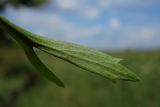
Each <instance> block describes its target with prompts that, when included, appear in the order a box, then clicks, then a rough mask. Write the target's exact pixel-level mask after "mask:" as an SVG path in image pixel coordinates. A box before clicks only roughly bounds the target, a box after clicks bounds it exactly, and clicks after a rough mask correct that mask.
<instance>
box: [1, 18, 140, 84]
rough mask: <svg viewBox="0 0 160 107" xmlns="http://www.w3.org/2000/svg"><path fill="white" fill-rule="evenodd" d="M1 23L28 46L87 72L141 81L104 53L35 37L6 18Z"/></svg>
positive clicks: (117, 60) (116, 59) (115, 59)
mask: <svg viewBox="0 0 160 107" xmlns="http://www.w3.org/2000/svg"><path fill="white" fill-rule="evenodd" d="M2 19H3V20H2ZM1 22H3V25H4V23H5V28H6V29H9V30H8V31H10V32H14V35H16V36H17V38H18V39H20V40H22V41H23V42H24V43H26V44H27V45H29V46H31V47H36V48H39V49H40V50H42V51H45V52H47V53H49V54H51V55H53V56H56V57H58V58H61V59H63V60H65V61H68V62H70V63H72V64H74V65H76V66H78V67H80V68H83V69H85V70H87V71H90V72H92V73H95V74H98V75H101V76H103V77H106V78H108V79H111V80H113V81H115V80H117V79H122V80H130V81H138V80H139V77H138V76H137V75H136V74H134V73H133V72H131V71H130V70H129V69H127V68H125V67H124V66H123V65H121V64H120V63H119V62H120V61H121V59H119V58H114V57H112V56H110V55H107V54H105V53H103V52H100V51H97V50H94V49H91V48H87V47H84V46H81V45H77V44H73V43H68V42H64V41H58V40H53V39H48V38H46V37H41V36H38V35H35V34H33V33H31V32H28V31H26V30H24V29H22V28H20V27H18V26H16V25H14V24H12V23H11V22H9V21H8V20H6V19H4V18H1Z"/></svg>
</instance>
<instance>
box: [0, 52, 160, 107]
mask: <svg viewBox="0 0 160 107" xmlns="http://www.w3.org/2000/svg"><path fill="white" fill-rule="evenodd" d="M11 53H12V54H11ZM17 53H19V54H17ZM111 55H113V56H116V57H121V58H123V59H127V60H124V61H122V63H123V64H125V65H126V66H127V67H129V68H131V69H132V70H134V71H135V72H136V73H137V74H138V75H140V77H141V78H142V81H141V82H139V83H134V82H127V81H126V82H122V81H118V82H117V83H116V84H113V83H112V82H110V81H108V80H106V79H104V78H101V77H100V76H98V75H93V74H90V73H87V72H85V71H84V72H83V70H82V69H80V68H78V67H75V66H73V65H72V64H69V63H66V62H64V61H63V60H60V59H58V58H56V57H53V56H50V55H48V54H46V53H44V52H38V56H40V57H41V59H42V60H43V61H44V63H46V65H47V66H48V67H49V68H50V69H51V70H54V72H55V73H56V74H57V75H58V76H59V77H61V79H62V80H63V81H64V83H65V84H66V86H67V87H66V88H64V89H63V88H59V87H57V86H55V85H54V84H52V83H51V82H49V81H47V80H46V79H44V78H42V77H41V76H39V75H38V74H37V73H36V72H33V71H31V72H33V73H35V74H37V76H38V81H37V83H36V84H35V85H34V86H33V87H32V88H31V89H30V90H28V91H26V92H25V93H22V94H21V96H19V99H18V100H17V103H16V105H17V106H16V107H44V106H45V107H160V102H159V101H160V95H159V93H158V92H159V90H160V82H159V81H160V66H159V64H160V51H155V52H130V51H128V52H119V53H111ZM0 59H1V60H0V61H1V62H0V73H1V78H0V87H1V88H0V99H2V98H3V99H4V100H5V101H6V102H9V98H10V97H9V95H10V94H9V93H10V92H11V91H12V90H14V89H17V90H19V89H20V87H21V86H22V84H23V83H24V81H25V79H26V77H25V76H24V75H22V77H21V76H18V77H17V76H12V78H6V77H4V75H5V73H6V71H8V70H7V69H8V68H11V67H13V66H21V65H22V64H23V65H26V66H27V67H28V68H30V69H33V68H31V67H32V66H31V65H30V64H29V63H28V61H27V58H26V57H25V55H24V53H23V51H22V50H21V49H1V50H0ZM2 59H3V60H2ZM3 71H4V72H3ZM22 71H23V69H22V70H21V71H20V72H22ZM26 72H28V71H26ZM24 77H25V78H24ZM0 102H1V100H0Z"/></svg>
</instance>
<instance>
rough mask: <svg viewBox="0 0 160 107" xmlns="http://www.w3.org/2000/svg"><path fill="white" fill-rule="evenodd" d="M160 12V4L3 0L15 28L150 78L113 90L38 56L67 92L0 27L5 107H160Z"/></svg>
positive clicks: (0, 8) (0, 99) (0, 86)
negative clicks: (99, 54)
mask: <svg viewBox="0 0 160 107" xmlns="http://www.w3.org/2000/svg"><path fill="white" fill-rule="evenodd" d="M159 10H160V1H159V0H0V15H2V16H4V17H6V18H8V19H9V20H11V21H12V22H14V23H15V24H17V25H19V26H21V27H23V28H25V29H27V30H29V31H31V32H34V33H36V34H39V35H42V36H46V37H49V38H53V39H58V40H65V41H69V42H73V43H77V44H81V45H84V46H88V47H91V48H95V49H98V50H101V51H104V52H107V53H109V54H110V55H112V56H115V57H121V58H123V59H125V60H124V61H122V62H121V63H122V64H124V65H126V66H127V67H128V68H130V69H131V70H132V71H134V72H135V73H136V74H137V75H139V76H140V77H141V78H142V81H141V82H138V83H133V82H124V81H119V82H117V83H116V84H113V83H112V82H111V81H109V80H106V79H104V78H101V77H100V76H97V75H94V74H91V73H88V72H86V71H84V70H82V69H80V68H77V67H75V66H73V65H71V64H69V63H67V62H65V61H62V60H60V59H57V58H55V57H53V56H50V55H48V54H46V53H43V52H41V51H38V52H37V54H38V56H39V57H40V58H41V60H42V61H43V62H44V63H45V64H46V65H47V66H48V67H49V68H50V69H51V70H52V71H53V72H55V74H57V76H58V77H60V78H61V79H62V81H64V83H65V85H66V88H64V89H63V88H59V87H57V86H56V85H55V84H53V83H51V82H49V81H48V80H46V79H45V78H43V76H41V75H39V73H38V72H37V71H36V70H35V69H34V67H33V66H32V65H31V64H30V63H29V61H28V59H27V58H26V56H25V54H24V52H23V49H22V48H21V47H20V46H19V45H18V44H17V43H16V42H15V41H14V40H13V39H12V38H10V36H9V35H8V34H7V33H6V32H4V31H3V30H1V29H0V107H160V94H159V90H160V66H159V65H160V20H159V19H160V12H159Z"/></svg>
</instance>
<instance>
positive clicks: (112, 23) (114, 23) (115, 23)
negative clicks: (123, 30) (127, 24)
mask: <svg viewBox="0 0 160 107" xmlns="http://www.w3.org/2000/svg"><path fill="white" fill-rule="evenodd" d="M109 25H110V27H111V28H112V29H113V30H114V29H117V28H118V27H119V26H120V22H119V20H118V19H117V18H112V19H111V20H110V23H109Z"/></svg>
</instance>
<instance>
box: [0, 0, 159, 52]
mask: <svg viewBox="0 0 160 107" xmlns="http://www.w3.org/2000/svg"><path fill="white" fill-rule="evenodd" d="M2 15H4V16H6V17H8V18H9V19H10V20H12V21H13V22H15V23H16V24H18V25H20V26H22V27H24V28H26V29H28V30H30V31H32V32H34V33H37V34H40V35H43V36H48V37H50V38H55V39H60V40H65V41H70V42H74V43H78V44H82V45H86V46H89V47H93V48H101V49H153V48H160V0H54V1H53V0H50V2H49V3H47V4H45V5H44V6H42V7H39V8H32V9H31V8H28V7H20V8H19V9H15V8H13V7H12V6H9V5H8V6H7V9H6V11H5V12H4V13H2Z"/></svg>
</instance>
